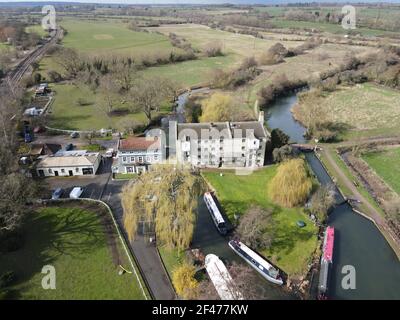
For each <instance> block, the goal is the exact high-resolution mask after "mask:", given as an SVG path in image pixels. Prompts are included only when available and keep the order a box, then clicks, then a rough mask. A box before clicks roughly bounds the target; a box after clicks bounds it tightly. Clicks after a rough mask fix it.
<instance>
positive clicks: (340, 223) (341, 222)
mask: <svg viewBox="0 0 400 320" xmlns="http://www.w3.org/2000/svg"><path fill="white" fill-rule="evenodd" d="M296 102H297V95H296V94H292V95H290V96H288V97H284V98H281V99H278V100H277V101H276V102H275V103H274V104H273V106H271V108H269V109H268V111H267V112H266V122H267V123H268V126H269V128H271V129H274V128H280V129H281V130H283V131H284V132H285V133H286V134H288V135H289V136H290V138H291V140H292V141H293V142H298V143H303V142H306V141H305V139H304V137H303V134H304V132H305V128H304V127H303V126H302V125H301V124H300V123H298V122H297V121H296V120H295V119H294V118H293V116H292V113H291V109H292V107H293V106H294V104H295V103H296ZM306 159H307V161H308V163H309V165H310V167H311V169H312V170H313V171H314V174H315V175H316V177H317V178H318V180H319V182H320V183H321V184H332V179H331V177H330V176H329V175H328V174H327V172H326V171H325V169H324V167H323V166H322V165H321V163H320V161H319V160H318V158H317V157H316V156H315V155H314V154H313V153H307V154H306ZM342 201H343V198H342V197H341V196H340V195H339V194H338V195H337V202H338V203H341V202H342ZM328 224H329V225H331V226H333V227H334V228H335V248H334V256H333V257H334V263H333V266H332V272H331V279H330V287H329V297H330V298H332V299H400V262H399V260H398V258H397V256H396V254H395V253H394V251H393V250H392V248H391V247H390V246H389V244H388V243H387V241H386V239H385V238H384V237H383V235H382V234H381V233H380V231H379V230H378V229H377V228H376V227H375V225H374V224H373V223H372V222H371V221H369V220H368V219H366V218H364V217H362V216H360V215H358V214H356V213H354V212H353V211H352V209H351V207H350V205H349V204H347V203H344V204H341V205H338V206H337V207H336V208H335V209H334V210H333V211H332V213H331V214H330V215H329V219H328ZM348 265H349V266H353V267H354V268H355V275H356V278H355V283H356V288H355V289H347V290H345V289H343V287H342V284H341V283H342V279H343V277H344V274H342V269H343V267H344V266H348Z"/></svg>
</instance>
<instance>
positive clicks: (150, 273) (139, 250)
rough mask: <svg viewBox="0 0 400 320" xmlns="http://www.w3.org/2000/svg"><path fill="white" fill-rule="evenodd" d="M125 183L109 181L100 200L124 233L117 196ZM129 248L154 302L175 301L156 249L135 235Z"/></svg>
mask: <svg viewBox="0 0 400 320" xmlns="http://www.w3.org/2000/svg"><path fill="white" fill-rule="evenodd" d="M125 183H127V182H126V181H112V180H110V181H109V182H108V184H107V185H106V187H105V189H104V192H103V197H102V200H103V201H104V202H106V203H107V204H108V205H109V206H110V207H111V209H112V210H113V213H114V217H115V218H116V220H117V222H118V224H119V226H120V227H121V230H123V231H124V232H125V228H124V226H123V209H122V204H121V200H120V197H119V194H120V193H121V191H122V187H123V185H124V184H125ZM125 235H126V233H125ZM130 246H131V248H132V249H133V252H134V255H135V257H136V259H137V261H138V264H139V268H140V269H141V271H142V274H143V275H144V277H145V280H146V283H147V285H148V287H149V289H150V291H151V292H152V294H153V296H154V298H155V299H156V300H173V299H175V293H174V290H173V288H172V285H171V282H170V280H169V278H168V275H167V274H166V272H165V269H164V267H163V265H162V262H161V259H160V257H159V255H158V252H157V249H156V247H155V246H154V245H152V244H150V243H149V242H148V241H146V239H145V238H144V237H143V236H141V235H137V236H136V239H135V241H132V242H130Z"/></svg>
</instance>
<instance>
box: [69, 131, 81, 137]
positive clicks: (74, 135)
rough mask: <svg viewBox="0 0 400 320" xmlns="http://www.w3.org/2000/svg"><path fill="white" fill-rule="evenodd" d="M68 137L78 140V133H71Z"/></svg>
mask: <svg viewBox="0 0 400 320" xmlns="http://www.w3.org/2000/svg"><path fill="white" fill-rule="evenodd" d="M70 136H71V138H73V139H75V138H79V132H76V131H74V132H72V133H71V134H70Z"/></svg>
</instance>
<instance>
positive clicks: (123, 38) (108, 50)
mask: <svg viewBox="0 0 400 320" xmlns="http://www.w3.org/2000/svg"><path fill="white" fill-rule="evenodd" d="M61 26H62V27H64V28H65V29H66V30H67V32H68V33H67V35H66V36H65V37H64V39H63V45H64V46H65V47H67V48H73V49H77V50H78V51H80V52H83V53H87V54H90V55H103V56H106V55H114V56H115V55H128V56H134V57H140V56H143V55H147V54H148V53H149V52H150V53H151V52H165V53H169V52H171V50H172V49H173V47H172V45H171V43H170V42H169V39H168V37H166V36H163V35H160V34H156V33H147V32H136V31H132V30H130V29H128V24H126V23H123V22H122V21H120V20H117V21H84V20H74V19H63V20H62V21H61ZM175 50H176V49H175Z"/></svg>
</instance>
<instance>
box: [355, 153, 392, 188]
mask: <svg viewBox="0 0 400 320" xmlns="http://www.w3.org/2000/svg"><path fill="white" fill-rule="evenodd" d="M362 158H363V159H364V160H365V161H366V162H367V163H368V164H369V165H370V167H371V168H372V169H373V170H374V171H375V172H376V173H377V174H378V175H379V176H380V177H381V178H382V179H383V180H384V181H385V182H386V183H387V184H388V185H389V186H390V187H392V188H393V190H394V191H396V192H397V193H398V194H399V195H400V148H395V149H387V150H385V151H382V152H374V153H367V154H365V155H363V156H362Z"/></svg>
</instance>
